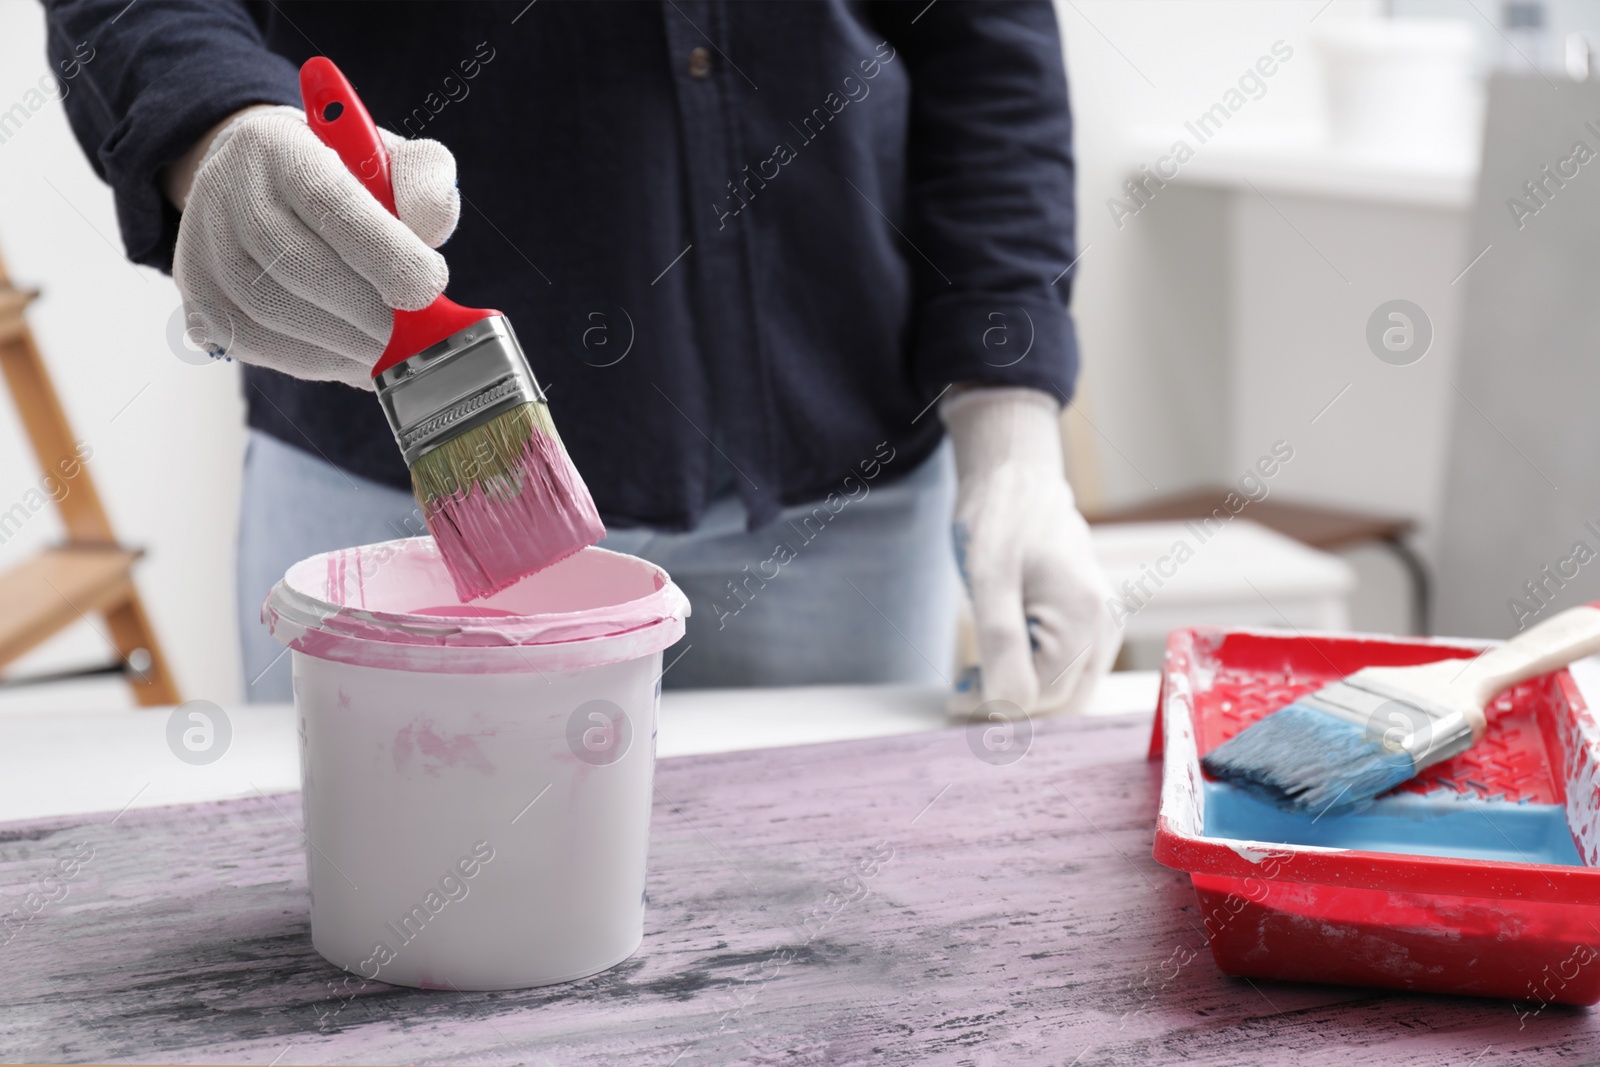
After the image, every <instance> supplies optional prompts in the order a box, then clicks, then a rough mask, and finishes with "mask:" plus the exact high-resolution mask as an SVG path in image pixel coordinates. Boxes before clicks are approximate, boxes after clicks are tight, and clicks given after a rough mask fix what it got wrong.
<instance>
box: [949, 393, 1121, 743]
mask: <svg viewBox="0 0 1600 1067" xmlns="http://www.w3.org/2000/svg"><path fill="white" fill-rule="evenodd" d="M939 411H940V415H941V416H942V417H943V419H944V423H945V426H946V427H947V428H948V429H949V431H950V437H951V440H952V441H953V443H954V445H955V453H956V475H957V479H958V482H957V490H956V511H955V525H954V531H953V532H954V537H955V545H956V561H957V562H958V563H959V564H960V566H961V576H962V578H963V579H964V580H965V581H966V583H967V591H968V592H969V593H970V594H971V596H972V613H973V621H974V625H975V632H976V637H977V644H978V655H979V659H980V661H981V664H982V670H981V673H980V674H979V675H978V676H977V677H966V678H964V679H963V681H962V682H960V683H958V684H957V687H956V691H955V693H954V694H953V695H952V697H951V701H950V710H951V712H952V713H953V714H956V715H960V716H972V717H976V718H980V719H981V718H985V717H986V715H985V713H984V712H983V711H980V706H981V704H982V703H984V702H986V701H991V700H1007V701H1010V702H1012V703H1013V704H1016V705H1017V706H1018V707H1020V708H1021V709H1022V710H1023V711H1025V712H1027V713H1029V714H1045V715H1049V714H1056V713H1075V712H1081V711H1083V710H1084V709H1085V708H1087V706H1088V703H1089V699H1090V697H1092V696H1093V694H1094V689H1095V686H1096V685H1097V684H1098V683H1099V681H1100V679H1101V677H1103V676H1104V675H1105V673H1106V672H1107V671H1109V670H1110V669H1111V663H1112V661H1113V660H1115V659H1116V656H1117V649H1118V648H1119V647H1121V644H1122V631H1121V630H1120V629H1119V628H1118V627H1117V625H1116V623H1115V620H1114V619H1113V618H1112V615H1111V612H1110V610H1109V609H1108V608H1107V602H1108V601H1109V600H1110V598H1111V586H1110V583H1109V582H1107V580H1106V577H1105V575H1104V573H1102V571H1101V570H1100V564H1099V562H1098V561H1097V560H1096V559H1095V555H1094V546H1093V544H1092V543H1091V541H1090V538H1089V525H1088V523H1086V522H1084V520H1083V516H1082V515H1080V514H1078V509H1077V507H1076V506H1075V505H1074V501H1073V497H1072V487H1071V486H1070V485H1068V484H1067V479H1066V474H1065V472H1064V471H1063V470H1062V463H1061V427H1060V421H1059V420H1060V414H1061V409H1060V406H1059V405H1058V404H1057V403H1056V401H1055V399H1054V398H1053V397H1051V396H1050V395H1049V394H1047V393H1044V392H1041V391H1039V390H1037V389H1020V388H1001V387H983V386H978V387H974V388H970V389H968V390H966V391H965V392H962V393H959V394H957V395H955V396H952V397H951V398H949V399H947V400H945V401H944V402H943V404H941V405H940V409H939Z"/></svg>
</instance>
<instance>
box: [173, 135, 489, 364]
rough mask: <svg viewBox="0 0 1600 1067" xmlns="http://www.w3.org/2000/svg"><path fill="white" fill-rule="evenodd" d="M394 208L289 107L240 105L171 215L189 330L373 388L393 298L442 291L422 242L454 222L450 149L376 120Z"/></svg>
mask: <svg viewBox="0 0 1600 1067" xmlns="http://www.w3.org/2000/svg"><path fill="white" fill-rule="evenodd" d="M383 140H384V145H385V146H386V147H387V148H388V150H389V166H390V178H391V181H392V182H393V184H394V199H395V205H396V206H397V207H398V209H399V211H400V217H399V218H398V219H397V218H395V217H394V216H393V215H391V214H389V212H388V211H386V210H385V209H384V207H383V205H381V204H379V203H378V201H377V200H376V199H375V198H374V197H373V196H372V195H371V194H370V193H368V192H367V191H366V189H364V188H363V187H362V185H361V183H360V182H358V181H357V180H356V178H355V176H354V175H353V174H351V173H350V171H349V170H347V169H346V168H345V165H344V164H343V163H342V162H340V160H339V156H338V155H337V154H336V153H335V152H334V150H333V149H331V148H329V147H327V146H326V145H324V144H323V143H322V142H321V141H319V140H318V139H317V135H316V134H314V133H312V132H311V128H310V127H309V126H307V125H306V118H305V115H304V113H302V112H301V111H300V110H299V109H298V108H292V107H273V108H264V109H261V110H255V111H250V112H247V113H245V114H244V115H242V116H241V117H240V118H239V119H238V120H237V121H235V122H233V123H231V124H230V125H228V126H227V127H225V128H224V129H223V130H222V132H221V133H219V134H217V136H216V138H215V139H214V140H213V141H212V143H211V146H210V148H209V149H208V150H207V152H206V155H205V157H204V159H203V160H202V162H201V164H200V168H199V170H198V171H197V172H196V173H195V176H194V184H193V186H192V187H191V189H190V191H189V198H188V202H187V204H186V205H185V207H184V211H183V220H182V222H181V223H180V225H179V227H178V247H177V254H176V257H175V259H174V262H173V271H172V276H173V279H174V280H175V281H176V282H177V283H178V291H179V292H180V293H182V294H183V303H184V308H185V309H186V312H187V321H188V323H189V332H188V337H189V339H190V340H191V341H192V342H193V343H195V344H196V345H197V346H199V347H203V348H205V349H206V350H207V351H209V352H210V353H211V354H212V355H213V356H216V357H223V356H226V357H228V358H230V359H237V360H241V361H243V362H245V363H253V364H256V365H258V366H262V367H271V368H272V369H273V370H279V371H282V372H284V373H285V374H292V375H294V376H295V377H296V378H309V379H312V380H315V381H336V382H344V383H346V384H347V385H353V386H356V387H357V388H361V389H371V388H372V379H371V374H372V365H373V364H374V363H376V362H377V360H378V356H379V355H380V354H381V353H382V352H383V348H384V345H385V344H386V343H387V342H388V339H389V332H390V329H391V328H392V325H393V314H392V311H391V309H392V308H397V307H399V308H406V309H408V310H411V311H415V310H417V309H419V308H423V307H426V306H427V305H428V304H429V303H430V302H431V301H432V300H433V298H434V297H436V296H438V295H439V294H440V293H441V292H443V291H444V287H445V282H446V280H448V278H449V271H448V270H447V269H446V267H445V262H444V257H443V256H441V255H440V254H439V253H437V252H435V251H433V249H435V248H437V247H438V246H439V245H441V244H443V243H444V241H445V239H446V238H447V237H449V236H450V234H451V233H452V232H453V231H454V230H455V228H456V221H457V219H458V218H459V216H460V213H461V197H460V194H459V193H458V192H457V191H456V161H455V157H454V156H452V155H451V154H450V152H449V150H448V149H446V148H445V147H444V145H442V144H440V143H439V142H437V141H428V140H418V141H408V140H406V139H404V138H402V137H397V136H395V135H394V134H392V133H389V132H387V131H383Z"/></svg>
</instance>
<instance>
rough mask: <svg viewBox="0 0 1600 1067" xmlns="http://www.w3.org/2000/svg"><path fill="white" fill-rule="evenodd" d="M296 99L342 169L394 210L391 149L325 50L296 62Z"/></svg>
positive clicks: (307, 122) (395, 213)
mask: <svg viewBox="0 0 1600 1067" xmlns="http://www.w3.org/2000/svg"><path fill="white" fill-rule="evenodd" d="M300 103H301V105H302V106H303V107H304V108H305V112H306V124H307V125H308V126H310V127H311V131H312V132H313V133H315V134H316V135H317V139H318V140H320V141H321V142H322V143H323V144H325V145H327V146H328V147H329V148H331V149H333V150H334V151H335V152H337V153H338V154H339V160H340V162H342V163H343V164H344V165H345V169H347V170H349V171H350V173H351V174H354V175H355V176H356V180H357V181H359V182H360V183H361V184H362V186H363V187H365V189H366V190H367V192H369V193H371V194H372V195H373V197H374V198H375V199H376V200H377V201H378V203H380V204H382V205H383V208H384V210H385V211H387V212H389V214H391V215H396V216H398V215H399V212H398V211H396V210H395V203H394V189H393V187H392V186H391V185H390V182H389V153H388V151H387V150H386V149H385V148H384V146H383V138H382V137H380V136H379V135H378V127H377V124H376V123H374V122H373V121H372V116H371V114H369V113H368V112H367V109H366V106H365V105H364V104H362V103H361V97H359V96H357V95H356V91H355V87H354V86H352V85H351V84H350V80H349V79H348V78H346V77H345V76H344V74H343V72H342V71H340V70H339V68H338V67H336V66H335V65H334V63H333V61H332V60H331V59H329V58H328V57H327V56H312V57H311V58H310V59H308V60H306V61H305V63H304V64H303V65H302V66H301V67H300Z"/></svg>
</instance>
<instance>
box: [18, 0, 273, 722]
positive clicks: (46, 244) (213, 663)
mask: <svg viewBox="0 0 1600 1067" xmlns="http://www.w3.org/2000/svg"><path fill="white" fill-rule="evenodd" d="M49 70H50V67H49V64H48V63H47V62H46V61H45V54H44V16H43V13H42V12H41V10H40V7H39V5H38V4H35V3H24V2H20V0H8V2H5V3H0V110H6V109H8V108H10V107H11V105H12V104H14V103H17V102H18V101H21V100H23V99H24V95H25V94H26V93H27V92H28V90H30V89H36V88H37V86H38V85H39V79H40V78H41V77H43V76H45V75H46V74H47V73H48V72H49ZM69 91H72V90H69ZM0 255H4V257H5V260H6V265H7V267H8V268H9V270H10V273H11V276H12V277H13V278H14V279H15V280H16V283H17V284H18V285H20V286H29V285H36V286H38V287H40V288H42V289H43V290H44V295H43V297H42V298H41V299H40V300H38V301H37V302H36V303H35V304H34V306H33V308H32V309H31V311H30V312H29V315H28V318H29V322H30V323H31V324H32V326H33V330H34V334H35V336H36V338H37V339H38V342H39V346H40V348H41V349H42V350H43V352H44V356H45V360H46V362H47V364H48V366H49V369H50V373H51V375H52V376H53V377H54V379H55V383H56V388H57V390H58V391H59V392H60V393H61V397H62V401H63V403H64V404H65V406H66V409H67V414H68V417H69V418H70V419H71V421H72V425H73V430H74V431H75V432H76V434H77V436H78V438H79V439H81V440H83V441H85V442H87V443H88V444H89V445H90V447H92V448H93V450H94V454H93V459H92V460H91V461H90V463H89V464H88V469H89V471H90V472H91V473H92V475H93V476H94V479H95V483H96V485H97V487H98V488H99V490H100V493H101V496H102V498H103V499H104V501H105V504H106V508H107V510H108V511H109V512H110V514H111V521H112V524H113V526H114V528H115V529H116V530H117V533H118V535H119V536H120V537H121V539H122V540H123V541H124V542H126V543H129V544H133V545H141V546H144V547H145V548H146V549H147V551H148V555H147V557H146V558H145V560H144V561H143V563H142V564H141V565H140V567H139V569H138V571H137V575H138V581H139V587H140V590H141V591H142V593H143V594H144V597H145V602H146V605H147V607H148V608H149V611H150V614H151V616H152V617H153V620H154V624H155V626H156V629H157V631H158V634H159V636H160V638H161V640H162V642H163V644H164V646H165V648H166V651H167V654H168V656H169V657H170V659H171V660H172V663H173V667H174V669H175V671H176V673H177V680H178V685H179V686H180V687H181V689H182V692H183V695H184V696H185V697H186V698H189V699H193V698H197V697H203V698H206V699H209V700H214V701H217V702H228V701H232V700H234V699H236V698H237V697H238V696H239V694H240V692H241V689H242V686H241V684H240V682H239V678H238V675H239V665H238V664H239V658H238V654H237V652H236V650H235V641H234V621H233V554H234V549H233V546H234V533H235V530H234V525H235V519H234V516H235V513H236V511H237V506H238V492H239V473H238V472H239V464H240V460H241V457H242V455H243V447H244V429H243V425H244V415H243V411H244V405H243V402H242V400H241V399H240V393H239V374H238V368H237V367H236V366H234V365H232V364H222V365H212V366H194V365H191V364H188V363H185V362H183V361H181V360H180V359H178V357H177V356H176V355H174V353H173V352H172V351H171V350H170V349H169V348H168V346H167V340H166V334H167V326H168V320H169V319H170V317H171V316H172V314H173V312H174V310H175V309H177V308H178V307H179V306H180V301H179V299H178V293H177V290H176V289H175V288H173V285H172V282H171V281H170V280H169V279H168V278H166V277H165V276H163V275H161V274H159V273H157V272H155V271H152V270H146V269H145V268H143V267H134V266H132V265H131V264H129V263H128V261H127V260H126V259H125V258H123V255H122V245H121V239H120V238H119V236H118V234H117V223H116V218H115V216H114V214H113V210H112V203H111V194H110V192H109V191H108V190H107V188H106V187H105V185H104V184H102V183H101V182H100V180H99V179H98V178H96V177H95V175H94V172H93V171H92V170H91V169H90V168H89V164H88V163H87V162H86V160H85V159H84V156H83V154H82V152H81V151H80V150H79V148H78V145H77V142H76V141H75V140H73V137H72V132H71V130H70V129H69V128H68V126H67V120H66V115H65V112H64V111H63V109H62V105H61V104H60V103H59V102H56V101H51V102H49V103H47V104H45V106H44V107H43V108H41V109H40V110H38V111H37V112H35V113H33V114H32V115H31V117H30V118H29V119H28V120H27V122H26V123H24V124H23V125H22V126H21V128H20V129H18V130H17V131H16V132H15V133H14V134H12V135H11V136H10V137H9V138H8V139H7V140H6V141H5V142H4V143H3V144H0ZM0 391H3V390H0ZM14 412H15V409H14V408H12V407H11V401H10V399H9V397H8V398H7V399H4V400H0V510H3V509H4V508H8V507H10V506H11V505H12V504H13V503H15V502H17V501H18V500H20V499H21V498H22V496H23V494H24V493H26V492H27V491H28V490H29V489H30V488H33V487H35V486H37V484H38V479H39V472H38V470H37V467H36V464H35V462H34V460H33V456H32V453H31V452H30V451H29V450H28V447H27V442H26V440H25V439H24V438H23V437H22V434H21V430H20V426H19V424H18V422H17V420H16V418H15V415H14ZM61 536H62V531H61V528H60V525H59V523H58V522H57V521H56V518H55V514H54V512H53V510H52V509H50V508H46V509H44V510H42V511H40V512H38V513H37V514H35V515H34V516H33V518H32V519H31V520H30V521H29V522H28V523H27V525H26V526H24V527H23V529H22V530H21V532H20V533H18V534H17V535H16V536H14V537H12V538H10V539H9V540H7V541H6V542H5V544H3V545H0V567H9V566H12V565H15V564H16V563H17V562H18V561H19V560H21V559H23V558H25V556H26V555H28V554H29V553H31V552H32V551H34V550H36V549H37V548H38V547H39V546H40V545H43V544H46V543H49V542H51V541H55V540H59V539H60V537H61ZM4 610H5V605H0V611H4ZM97 624H98V620H97ZM111 655H112V651H111V649H110V648H109V647H108V646H107V645H106V643H105V641H104V640H103V639H102V638H101V637H100V636H99V635H98V634H97V633H96V632H95V631H94V630H92V629H90V628H89V627H87V626H83V625H80V626H77V627H75V628H73V629H72V630H71V631H69V632H68V633H66V634H64V635H62V636H61V637H59V638H57V639H55V640H53V641H52V642H50V643H49V644H48V645H46V646H44V647H42V648H41V649H39V650H38V651H37V652H35V653H34V654H33V655H32V656H30V657H29V659H28V661H27V662H25V663H23V664H20V665H19V667H18V668H17V669H18V671H19V672H21V671H28V670H39V669H46V668H50V667H55V666H59V665H68V664H71V665H78V664H83V663H87V662H93V661H104V660H108V659H109V658H111ZM92 691H97V692H103V694H104V696H103V699H98V700H97V701H96V703H97V704H98V705H99V706H102V707H103V706H107V705H111V704H116V705H122V704H128V703H130V701H129V700H128V698H127V695H126V687H124V686H122V685H121V684H120V683H117V682H110V681H108V682H106V683H104V685H103V686H95V687H93V690H92ZM84 692H85V689H84V688H83V687H81V686H71V687H49V686H46V687H41V688H30V689H25V690H16V691H12V692H10V693H7V694H5V695H4V697H3V704H5V705H15V704H19V703H26V704H27V705H28V706H31V707H35V708H37V707H48V706H53V705H54V704H57V703H60V702H63V701H69V702H70V701H73V700H78V699H80V697H81V694H82V693H84Z"/></svg>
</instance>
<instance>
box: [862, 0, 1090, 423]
mask: <svg viewBox="0 0 1600 1067" xmlns="http://www.w3.org/2000/svg"><path fill="white" fill-rule="evenodd" d="M875 14H876V15H877V16H878V19H877V21H878V22H879V25H880V26H881V27H882V28H883V30H884V31H885V33H886V35H887V36H888V38H889V41H890V43H891V44H892V45H893V46H894V47H895V48H896V49H897V50H898V51H899V52H900V54H901V55H902V56H903V58H904V60H905V62H906V64H907V67H908V69H909V71H910V80H911V127H910V149H909V158H908V161H907V186H908V188H907V201H906V202H907V216H906V221H907V237H908V240H909V242H910V243H911V244H912V245H913V246H914V247H913V248H912V249H908V251H907V258H908V260H909V261H910V263H911V264H912V266H913V269H914V270H915V271H916V275H915V277H916V284H915V291H916V294H917V295H916V313H915V320H914V321H915V341H914V345H913V356H912V361H913V362H912V371H913V373H914V374H915V376H916V379H917V384H918V386H919V387H920V388H921V389H922V390H923V392H924V395H926V396H929V397H932V396H933V395H935V394H937V393H938V392H939V391H940V390H942V389H944V387H945V386H946V385H948V384H949V383H951V382H974V383H981V384H992V385H1014V386H1029V387H1032V388H1037V389H1043V390H1045V391H1046V392H1049V393H1051V394H1052V395H1055V396H1057V397H1058V399H1060V400H1062V401H1063V402H1064V401H1066V400H1067V399H1069V398H1070V397H1071V395H1072V387H1073V383H1074V380H1075V378H1076V375H1077V367H1078V345H1077V337H1076V333H1075V331H1074V329H1073V325H1072V318H1071V315H1070V314H1069V313H1068V311H1067V300H1068V288H1069V286H1070V284H1071V276H1070V275H1069V274H1068V273H1067V270H1068V267H1069V266H1070V265H1071V264H1072V263H1073V261H1074V258H1075V256H1076V252H1075V249H1074V236H1073V230H1074V224H1075V222H1076V212H1075V209H1074V206H1073V178H1074V167H1073V156H1072V117H1071V112H1070V110H1069V108H1068V104H1067V82H1066V72H1065V69H1064V64H1063V62H1062V56H1061V38H1060V34H1059V32H1058V31H1057V27H1056V20H1055V12H1054V10H1053V8H1052V6H1051V4H1050V3H1049V2H1048V0H1044V2H1026V3H1017V2H984V3H979V2H976V0H948V2H945V3H939V4H932V5H930V4H928V3H926V0H912V2H910V3H904V4H902V3H894V4H891V5H884V6H883V7H881V8H880V9H879V10H878V11H877V12H875Z"/></svg>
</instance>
